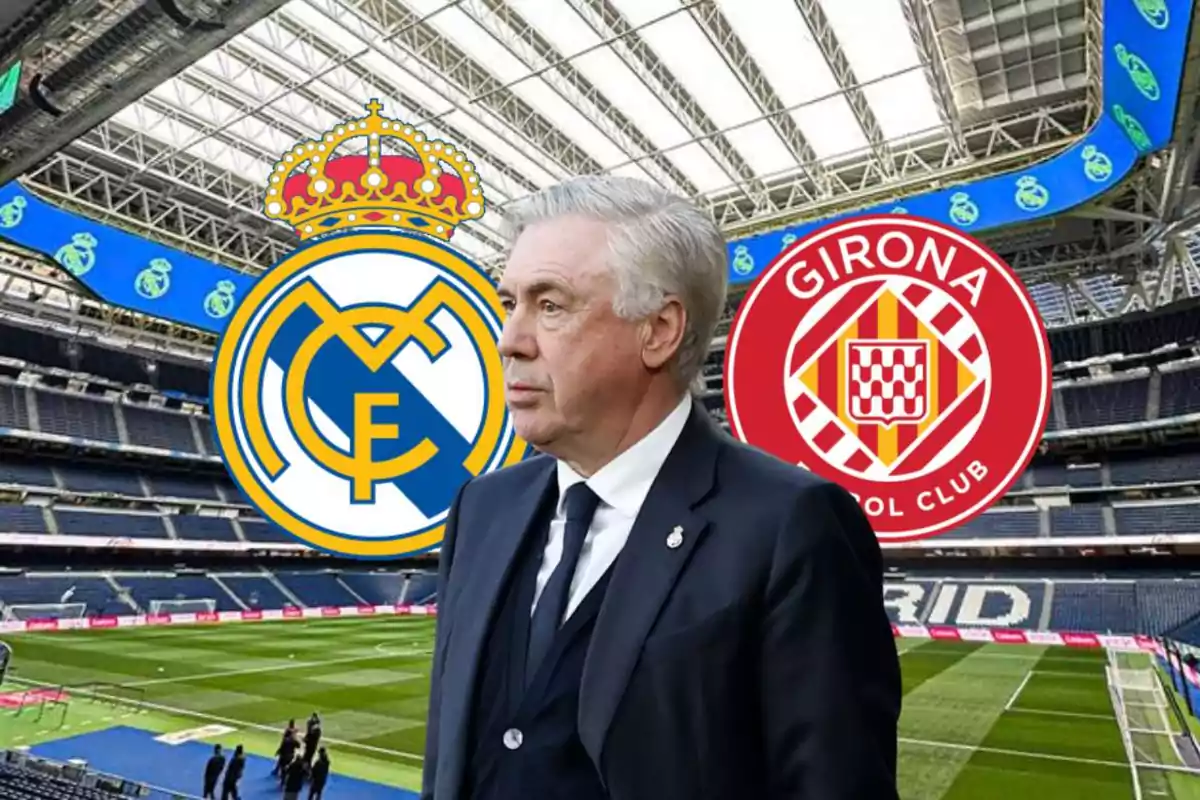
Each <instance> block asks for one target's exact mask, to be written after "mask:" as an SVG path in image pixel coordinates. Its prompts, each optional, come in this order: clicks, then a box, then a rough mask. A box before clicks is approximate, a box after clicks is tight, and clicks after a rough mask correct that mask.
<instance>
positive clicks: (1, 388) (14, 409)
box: [0, 382, 29, 430]
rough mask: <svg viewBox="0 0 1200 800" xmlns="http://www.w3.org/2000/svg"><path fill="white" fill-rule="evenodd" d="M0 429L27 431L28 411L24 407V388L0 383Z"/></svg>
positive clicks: (13, 384)
mask: <svg viewBox="0 0 1200 800" xmlns="http://www.w3.org/2000/svg"><path fill="white" fill-rule="evenodd" d="M0 428H17V429H18V430H28V429H29V409H28V408H27V407H26V405H25V387H24V386H18V385H17V384H15V383H7V382H5V383H0Z"/></svg>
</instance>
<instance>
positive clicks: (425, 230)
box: [212, 100, 525, 558]
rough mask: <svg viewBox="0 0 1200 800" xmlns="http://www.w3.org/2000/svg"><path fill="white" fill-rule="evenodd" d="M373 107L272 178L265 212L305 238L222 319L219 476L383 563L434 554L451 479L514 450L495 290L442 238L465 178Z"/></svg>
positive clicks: (450, 228)
mask: <svg viewBox="0 0 1200 800" xmlns="http://www.w3.org/2000/svg"><path fill="white" fill-rule="evenodd" d="M366 108H367V111H368V112H369V113H368V115H367V116H365V117H362V118H360V119H355V120H350V121H347V122H345V123H343V124H340V125H338V126H336V127H335V128H334V129H333V130H330V131H329V132H327V133H325V134H324V135H323V136H322V137H320V138H318V139H315V140H313V141H306V142H301V143H300V144H298V145H297V146H296V147H295V148H294V149H292V150H291V151H290V152H288V153H286V154H284V155H283V158H282V160H281V161H280V162H279V163H278V164H277V165H276V167H275V169H274V170H273V172H272V173H271V177H270V185H269V186H268V189H267V196H266V203H265V212H266V214H267V216H268V217H271V218H273V219H278V220H283V221H286V222H287V223H289V224H290V225H292V226H293V227H294V228H295V229H296V232H297V233H298V234H299V235H300V239H301V241H302V243H303V244H302V245H301V246H300V247H299V248H298V249H296V250H295V251H294V252H293V253H291V254H290V255H289V256H287V257H286V258H285V259H283V260H282V261H281V262H279V263H278V264H276V265H275V266H274V267H272V268H271V270H269V271H268V272H267V273H265V274H264V275H263V276H262V277H261V278H260V279H259V280H258V281H257V282H256V283H255V284H254V286H253V287H252V288H251V289H250V291H249V292H248V293H247V295H246V297H245V299H244V300H242V301H241V303H240V304H239V305H238V306H237V310H236V311H235V312H234V313H233V315H232V316H231V317H230V321H229V325H228V327H227V328H226V329H225V331H224V334H223V335H222V338H221V341H220V344H219V345H218V349H217V354H216V359H215V362H214V369H213V383H212V411H213V421H214V425H215V428H216V431H217V437H218V440H219V443H220V447H221V450H222V455H223V457H224V460H225V463H226V466H227V467H228V469H229V472H230V474H231V475H232V476H233V479H234V480H235V481H236V483H237V484H238V486H239V487H240V488H241V490H242V491H243V492H244V493H245V495H246V497H247V498H248V499H249V500H250V501H251V502H252V503H253V504H254V505H255V506H256V507H257V508H258V509H259V510H260V511H261V512H262V513H263V515H264V516H265V517H266V518H267V519H268V520H270V521H271V522H273V523H275V524H276V525H277V526H279V527H280V528H282V529H284V530H285V531H287V532H288V533H290V534H292V535H293V536H295V537H296V538H298V539H300V540H301V541H303V542H305V543H307V544H309V545H311V546H313V547H316V548H320V549H323V550H327V551H331V552H335V553H338V554H342V555H351V556H359V557H365V558H387V557H396V556H402V555H410V554H413V553H417V552H422V551H425V550H429V549H431V548H434V547H437V546H438V545H439V544H440V543H441V541H442V533H443V527H444V524H445V520H446V515H447V512H448V510H449V508H450V505H451V503H452V502H453V499H454V496H455V494H456V493H457V491H458V489H459V487H461V486H462V485H463V484H464V483H465V482H466V481H468V480H469V479H471V478H472V477H474V476H476V475H479V474H482V473H484V472H488V471H490V470H494V469H497V468H499V467H502V466H505V465H507V464H510V463H513V462H515V461H518V460H520V458H521V457H522V456H523V455H524V452H525V444H524V442H522V441H520V440H519V439H518V438H517V437H516V435H515V433H514V431H513V427H512V423H511V421H510V419H509V415H508V412H507V409H506V408H505V405H504V397H503V375H502V367H501V362H500V355H499V352H498V350H497V347H496V341H497V338H498V337H499V334H500V327H501V324H502V320H501V315H502V311H501V307H500V302H499V299H498V298H497V297H496V293H495V288H494V286H493V284H492V282H491V280H490V279H489V278H488V276H487V274H486V273H485V272H484V271H483V270H482V269H481V268H479V267H478V266H476V265H475V264H473V263H472V262H471V261H469V260H468V259H467V258H465V257H464V256H463V255H462V254H461V253H459V252H457V251H456V250H454V249H453V248H452V247H450V246H448V244H447V242H449V241H450V238H451V236H452V235H453V232H454V229H455V227H456V226H457V225H459V224H460V223H462V222H463V221H465V220H472V219H478V218H480V217H482V216H483V212H484V197H483V192H482V189H481V186H480V181H479V177H478V175H477V174H476V173H475V168H474V166H473V165H472V164H471V162H470V161H469V160H468V159H467V158H466V156H465V155H464V154H463V153H461V152H459V151H458V150H457V149H456V148H455V147H454V146H453V145H451V144H448V143H446V142H442V141H436V140H430V139H428V138H427V137H426V136H425V135H424V134H422V133H421V132H420V131H417V130H415V129H414V128H413V127H412V126H411V125H408V124H406V123H404V122H401V121H397V120H392V119H388V118H386V117H383V116H381V115H380V113H379V112H380V111H381V109H382V106H381V105H380V103H379V102H378V101H374V100H373V101H371V102H370V103H368V104H367V107H366ZM214 303H215V301H214Z"/></svg>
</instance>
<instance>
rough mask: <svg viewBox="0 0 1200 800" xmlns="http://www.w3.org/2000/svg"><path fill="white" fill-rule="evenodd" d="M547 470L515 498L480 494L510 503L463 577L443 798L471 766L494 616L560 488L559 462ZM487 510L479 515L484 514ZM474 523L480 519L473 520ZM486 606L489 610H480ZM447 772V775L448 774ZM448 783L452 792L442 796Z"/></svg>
mask: <svg viewBox="0 0 1200 800" xmlns="http://www.w3.org/2000/svg"><path fill="white" fill-rule="evenodd" d="M545 462H546V465H545V467H544V468H543V470H542V471H541V472H540V473H539V474H538V475H537V476H536V477H535V478H534V479H533V480H531V481H530V482H529V483H528V484H527V485H526V486H525V487H524V489H523V490H522V491H521V492H520V494H518V495H516V496H515V497H512V498H511V499H510V498H505V497H481V498H479V499H478V500H476V504H477V505H476V508H481V506H483V507H486V506H487V505H489V504H491V505H492V506H493V507H494V508H495V509H497V510H498V509H500V508H502V507H504V506H506V505H507V506H508V507H509V508H510V509H511V510H510V511H509V513H505V514H497V515H495V516H493V517H492V524H491V525H490V526H489V527H488V530H487V533H486V535H485V536H483V537H482V538H479V539H473V540H471V544H470V546H471V548H472V549H473V551H474V552H473V554H472V556H473V560H472V563H471V567H470V569H469V571H468V572H467V573H466V574H464V575H463V577H462V579H461V580H462V589H461V590H460V591H461V593H462V594H461V596H460V597H459V598H458V600H457V605H456V607H457V608H460V609H464V612H465V613H463V614H462V615H461V616H459V617H458V618H457V619H456V620H455V627H454V630H453V632H452V634H451V637H450V643H449V648H450V649H449V651H448V652H447V653H446V662H445V663H446V667H445V669H446V671H445V674H444V675H443V676H442V718H441V725H440V728H439V737H438V738H439V742H438V750H439V752H440V753H445V754H446V757H445V761H444V762H442V763H440V764H439V765H438V797H443V796H444V797H457V796H458V791H459V787H460V786H461V781H462V776H463V769H464V767H465V764H466V757H467V753H466V746H467V728H468V723H469V721H470V714H471V708H472V704H473V702H474V697H475V688H476V679H477V676H478V674H479V664H480V659H481V657H482V656H483V648H484V644H485V642H486V641H487V634H488V631H489V630H490V628H491V623H492V620H493V619H494V618H495V615H496V611H497V606H498V604H499V602H500V598H501V594H502V591H501V590H502V589H503V587H504V586H505V584H506V582H507V580H508V578H509V576H510V574H511V573H512V572H513V569H514V567H515V566H516V562H517V554H518V553H519V552H520V550H521V544H522V543H523V542H524V541H525V540H526V539H527V538H528V537H529V536H530V535H532V533H533V530H532V528H533V525H534V523H535V522H536V521H537V519H538V512H539V510H540V509H541V507H542V503H543V502H544V501H548V500H549V499H550V497H549V496H550V494H551V493H552V491H553V490H554V488H555V484H554V481H553V478H554V461H553V460H552V459H545ZM482 516H483V513H479V514H477V518H478V517H482ZM472 522H475V520H472ZM478 609H486V611H485V613H476V612H477V610H478ZM443 776H444V777H443ZM443 781H446V788H447V792H446V794H445V795H443V794H442V786H443V783H442V782H443Z"/></svg>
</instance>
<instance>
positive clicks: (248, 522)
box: [238, 517, 297, 544]
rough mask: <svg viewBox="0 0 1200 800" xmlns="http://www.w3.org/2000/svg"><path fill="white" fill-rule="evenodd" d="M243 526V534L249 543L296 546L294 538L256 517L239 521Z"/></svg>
mask: <svg viewBox="0 0 1200 800" xmlns="http://www.w3.org/2000/svg"><path fill="white" fill-rule="evenodd" d="M238 521H239V522H240V523H241V526H242V532H243V533H245V534H246V539H247V541H251V542H267V543H271V544H276V543H277V544H296V543H297V541H296V539H295V538H294V537H292V536H289V535H288V534H286V533H284V532H283V531H281V530H279V529H278V528H276V527H275V526H274V525H271V524H269V523H267V522H265V521H264V520H261V519H257V518H254V517H247V518H243V519H240V520H238Z"/></svg>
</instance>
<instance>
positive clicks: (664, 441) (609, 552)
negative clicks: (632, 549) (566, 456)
mask: <svg viewBox="0 0 1200 800" xmlns="http://www.w3.org/2000/svg"><path fill="white" fill-rule="evenodd" d="M691 410H692V398H691V396H690V395H688V396H685V397H684V398H683V399H682V400H681V401H680V402H679V405H678V406H676V407H675V410H674V411H672V412H671V413H670V414H668V415H667V417H666V419H664V420H663V421H662V422H660V423H659V424H658V427H656V428H655V429H654V430H652V431H650V433H648V434H646V436H644V437H643V438H642V439H641V441H639V442H638V443H637V444H635V445H633V446H632V447H630V448H629V449H628V450H626V451H625V452H623V453H621V454H620V455H619V456H617V457H616V458H614V459H613V460H612V461H610V462H609V463H608V464H605V465H604V466H603V467H602V468H601V469H600V470H599V471H597V472H596V474H595V475H593V476H592V477H590V478H586V479H585V478H584V477H583V476H582V475H580V474H579V473H577V472H576V471H575V470H573V469H571V468H570V467H569V466H567V464H566V463H564V462H562V461H559V462H558V507H557V508H556V509H555V513H554V519H553V520H552V521H551V523H550V540H549V541H548V542H546V549H545V550H543V551H542V566H541V569H539V570H538V575H537V586H536V588H535V589H534V594H533V606H532V607H531V608H530V610H529V613H530V615H532V614H533V611H534V609H536V608H537V603H538V599H539V598H540V597H541V596H542V589H543V588H545V586H546V583H547V581H549V580H550V575H551V574H553V572H554V568H555V567H557V566H558V562H559V560H560V559H561V558H562V552H563V537H564V533H565V528H566V524H567V513H566V509H565V508H564V500H563V498H564V497H565V496H566V493H567V489H569V488H570V487H571V486H573V485H575V484H576V483H579V482H581V481H586V483H587V485H588V488H590V489H591V490H592V491H593V492H595V493H596V496H597V497H599V498H600V504H599V506H597V508H596V514H595V516H594V517H592V524H591V527H589V528H588V533H587V538H585V539H584V541H583V551H582V552H581V553H580V554H579V563H578V564H577V565H576V567H575V575H574V577H573V579H572V580H571V591H570V594H569V596H568V599H567V611H566V616H567V617H570V616H571V614H572V613H574V611H575V609H576V608H577V607H578V606H579V603H580V602H582V600H583V598H585V597H587V594H588V592H589V591H591V590H592V587H594V586H595V585H596V584H597V583H598V582H599V581H600V578H601V577H602V576H603V575H604V573H605V571H606V570H607V569H608V568H609V567H610V566H612V563H613V562H614V561H615V560H616V558H617V555H618V554H619V553H620V552H621V548H623V547H624V546H625V542H626V540H627V539H628V538H629V532H630V530H632V528H633V523H634V520H636V519H637V515H638V512H639V511H641V509H642V503H643V502H644V501H645V499H646V495H647V494H649V493H650V487H651V486H652V485H653V484H654V479H655V478H657V477H658V472H659V470H660V469H662V465H663V462H664V461H666V460H667V456H668V455H669V454H670V452H671V449H672V448H673V447H675V442H676V441H677V440H678V439H679V434H680V433H681V432H682V431H683V426H684V424H685V423H686V422H687V420H688V416H689V415H690V414H691ZM564 619H565V618H564Z"/></svg>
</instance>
